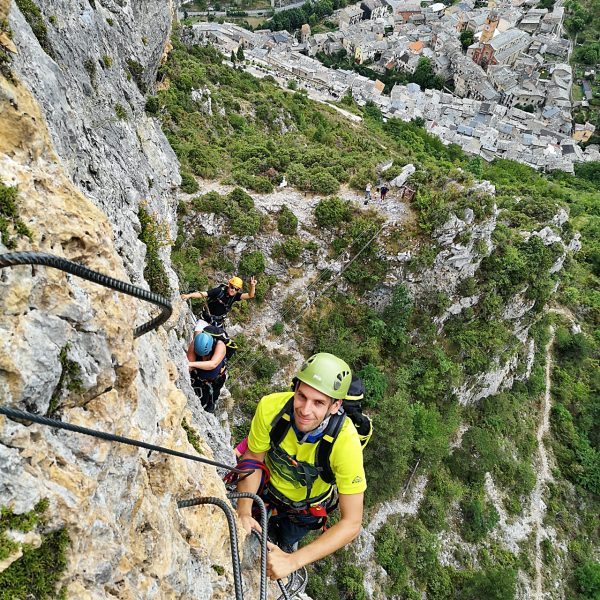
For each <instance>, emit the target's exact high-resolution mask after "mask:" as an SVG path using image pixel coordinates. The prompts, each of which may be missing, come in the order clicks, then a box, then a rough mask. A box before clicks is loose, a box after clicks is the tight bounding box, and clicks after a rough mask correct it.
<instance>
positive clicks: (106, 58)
mask: <svg viewBox="0 0 600 600" xmlns="http://www.w3.org/2000/svg"><path fill="white" fill-rule="evenodd" d="M102 64H103V65H104V67H105V68H106V69H110V68H111V67H112V64H113V59H112V57H111V56H108V54H104V55H103V56H102Z"/></svg>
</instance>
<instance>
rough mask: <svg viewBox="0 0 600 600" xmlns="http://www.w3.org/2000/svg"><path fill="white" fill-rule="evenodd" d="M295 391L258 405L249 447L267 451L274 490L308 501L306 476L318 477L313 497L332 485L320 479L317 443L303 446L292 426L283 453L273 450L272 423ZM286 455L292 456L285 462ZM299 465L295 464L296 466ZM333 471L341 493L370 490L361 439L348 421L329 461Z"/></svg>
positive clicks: (347, 420)
mask: <svg viewBox="0 0 600 600" xmlns="http://www.w3.org/2000/svg"><path fill="white" fill-rule="evenodd" d="M293 395H294V393H293V392H289V391H288V392H278V393H275V394H269V395H268V396H264V397H263V398H262V399H261V400H260V402H259V403H258V406H257V407H256V413H255V415H254V418H253V419H252V425H251V426H250V435H249V436H248V448H249V449H250V450H251V451H252V452H266V453H267V454H266V457H265V464H266V465H267V467H268V468H269V470H270V472H271V481H270V485H272V486H273V487H274V488H275V489H277V490H278V491H279V492H280V493H282V494H283V495H284V496H285V497H286V498H288V499H290V500H292V501H293V502H299V501H302V500H306V497H307V496H306V494H307V486H306V481H307V477H308V478H309V479H311V478H312V477H315V480H314V483H313V485H312V490H311V491H310V497H311V498H315V497H318V496H320V495H322V494H324V493H326V492H327V491H329V490H330V488H331V486H330V484H328V483H327V482H326V481H323V480H322V479H321V478H320V477H318V474H317V471H316V467H315V466H314V465H315V454H316V450H317V445H318V441H317V442H305V443H303V444H300V443H299V442H298V438H297V437H296V433H295V432H294V430H293V428H292V427H290V428H289V430H288V432H287V434H286V436H285V438H284V439H283V441H282V442H281V444H280V448H281V450H283V451H284V453H282V452H277V451H273V450H271V440H270V432H271V426H272V423H273V420H274V419H275V417H276V416H277V415H278V414H279V412H280V411H281V409H282V408H283V407H284V405H285V403H286V402H287V401H288V400H289V399H290V398H291V397H292V396H293ZM284 454H287V455H288V456H289V457H291V459H292V461H289V460H287V459H286V457H285V456H284ZM294 463H296V464H294ZM329 463H330V465H331V470H332V472H333V474H334V476H335V483H336V485H337V488H338V491H339V493H340V494H359V493H361V492H364V491H365V490H366V489H367V482H366V478H365V471H364V468H363V456H362V448H361V444H360V439H359V437H358V433H357V432H356V428H355V427H354V425H353V423H352V421H351V420H350V419H349V418H346V419H345V420H344V424H343V425H342V429H341V431H340V432H339V434H338V436H337V439H336V440H335V443H334V444H333V448H332V450H331V455H330V458H329Z"/></svg>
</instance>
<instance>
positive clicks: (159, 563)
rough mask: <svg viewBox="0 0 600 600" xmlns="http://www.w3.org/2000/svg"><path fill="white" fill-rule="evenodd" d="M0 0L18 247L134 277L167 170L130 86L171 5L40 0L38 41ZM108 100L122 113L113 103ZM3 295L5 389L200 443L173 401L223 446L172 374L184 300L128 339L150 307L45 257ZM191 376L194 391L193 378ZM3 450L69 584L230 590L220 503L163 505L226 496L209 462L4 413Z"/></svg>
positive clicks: (95, 418) (4, 169)
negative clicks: (43, 518)
mask: <svg viewBox="0 0 600 600" xmlns="http://www.w3.org/2000/svg"><path fill="white" fill-rule="evenodd" d="M5 8H7V7H5ZM8 8H9V9H10V10H9V12H8V25H9V28H10V31H9V33H10V34H12V40H10V39H8V36H4V37H3V40H4V43H5V45H6V47H7V48H9V50H8V52H9V53H10V56H11V64H10V73H9V78H8V79H7V78H6V76H3V77H2V78H1V84H0V98H1V100H0V132H1V135H0V145H1V147H0V178H1V179H2V182H3V184H4V185H5V186H11V187H12V186H18V210H19V217H20V219H21V220H22V222H23V223H24V224H25V225H26V226H27V227H28V228H29V230H30V231H31V234H32V239H31V240H29V239H27V238H25V237H22V238H20V239H19V241H18V243H17V247H16V249H17V250H40V251H44V252H49V253H52V254H56V255H58V256H63V257H65V258H67V259H69V260H73V261H76V262H79V263H81V264H84V265H85V266H87V267H89V268H92V269H96V270H98V271H100V272H103V273H106V274H109V275H111V276H114V277H117V278H119V279H123V280H130V281H132V282H134V283H139V284H141V285H145V282H144V280H143V268H144V259H145V246H144V245H143V244H142V243H141V242H140V241H139V240H138V233H139V223H138V218H137V214H138V209H139V205H140V203H141V202H142V201H144V202H145V206H146V207H147V210H148V211H149V212H151V213H152V214H153V215H155V218H156V220H157V221H158V222H160V223H164V224H165V225H166V227H167V228H170V227H171V225H172V221H173V211H172V208H173V204H174V196H173V194H172V187H173V186H174V185H176V183H177V178H178V169H177V163H176V160H175V158H174V155H173V153H172V151H171V149H170V147H169V145H168V143H167V142H166V140H165V138H164V137H163V135H162V133H161V132H160V128H159V127H158V126H156V124H155V123H153V122H152V121H151V120H149V119H148V118H146V117H145V115H144V112H143V96H142V95H141V93H140V92H139V90H138V88H143V87H144V86H150V85H152V82H153V81H154V80H155V74H156V69H157V67H158V63H159V60H160V57H161V55H162V53H163V52H164V50H165V47H166V44H167V41H168V37H167V35H168V32H169V29H170V21H171V7H170V6H169V3H165V2H161V1H158V0H156V1H153V2H146V1H144V2H140V1H138V2H112V1H105V2H104V1H103V2H100V1H97V2H93V1H90V2H86V1H84V2H81V3H78V4H77V7H76V8H73V6H72V5H71V4H70V3H66V4H65V3H62V2H44V3H40V8H41V9H42V10H43V11H44V22H46V23H50V24H51V25H49V26H48V30H47V32H46V37H45V38H44V40H42V41H43V42H44V43H43V44H41V43H40V40H39V39H37V38H36V37H35V36H34V34H33V32H32V28H31V27H30V25H29V24H28V23H27V22H26V20H25V18H24V17H23V15H22V13H21V12H20V11H19V9H18V8H17V6H16V5H15V4H14V3H11V4H10V6H9V7H8ZM3 16H4V15H3ZM50 17H52V18H50ZM37 33H38V35H39V30H38V31H37ZM42 46H44V48H45V49H44V48H43V47H42ZM103 57H111V58H112V61H109V60H107V59H104V60H103ZM127 57H131V58H130V64H129V65H127V64H126V61H127ZM101 62H102V64H104V66H105V69H103V68H102V67H101V66H100V64H101ZM134 63H135V64H134ZM136 65H141V70H140V69H138V68H137V66H136ZM3 73H4V75H7V72H6V70H4V71H3ZM116 104H119V105H120V106H121V108H122V109H123V110H124V111H125V113H126V117H127V118H119V117H118V116H117V113H119V110H117V112H115V105H116ZM119 114H121V116H123V115H122V113H119ZM4 241H6V240H4ZM6 251H7V248H6V247H5V246H3V245H2V244H0V252H6ZM169 273H170V274H171V284H172V286H173V288H174V289H175V290H176V289H177V288H176V279H175V278H174V277H173V275H172V272H171V271H170V270H169ZM0 304H1V311H0V314H1V317H0V331H1V334H0V374H1V375H0V396H1V398H2V404H4V405H10V406H15V407H18V408H22V409H26V410H31V411H35V412H39V413H40V414H46V413H48V412H49V411H50V412H51V413H52V414H53V415H55V416H58V417H60V418H62V419H63V420H65V421H68V422H72V423H76V424H80V425H84V426H88V427H92V428H96V429H100V430H105V431H110V432H113V433H117V434H120V435H125V436H129V437H133V438H138V439H143V440H144V441H147V442H150V443H156V444H160V445H163V446H167V447H170V448H174V449H178V450H180V451H183V452H188V453H194V452H195V450H194V448H192V446H191V445H190V444H189V443H188V441H187V438H186V433H185V431H184V430H183V429H182V427H181V423H182V420H183V419H184V418H185V419H186V420H187V422H188V423H190V424H191V425H192V426H193V427H194V428H195V429H196V430H197V432H198V433H199V434H200V445H201V450H202V451H203V454H205V455H206V456H209V457H211V456H212V455H213V450H211V448H209V447H208V445H207V444H206V443H205V442H204V441H203V440H202V436H204V437H211V438H212V442H211V445H212V446H213V449H216V453H217V457H218V458H221V459H224V460H227V461H228V462H231V452H230V451H229V450H227V447H228V444H227V442H228V440H227V436H226V435H225V433H224V432H222V431H220V429H219V427H218V423H217V422H216V420H215V419H213V418H212V417H207V416H206V415H205V414H204V413H203V411H202V410H201V409H199V408H198V407H195V406H194V405H193V404H190V405H188V403H187V399H186V396H185V395H184V393H183V392H182V391H180V390H179V389H177V387H176V386H175V380H176V379H177V377H178V367H179V370H180V372H185V364H184V363H183V361H184V353H183V352H182V347H183V345H184V344H185V341H182V340H180V339H179V338H178V336H177V333H176V330H175V329H174V327H175V325H181V323H182V319H183V317H182V316H181V315H175V317H176V318H174V319H173V320H172V323H171V324H170V325H169V326H168V327H164V328H161V329H159V330H158V331H157V332H152V333H150V334H147V335H146V336H144V337H142V338H140V339H139V340H136V341H134V339H133V329H132V327H133V326H134V325H135V324H139V323H141V322H143V321H144V320H146V319H147V318H148V317H149V316H150V312H151V310H150V309H149V307H147V306H144V303H139V302H137V301H135V300H134V299H132V298H129V297H127V296H124V295H121V294H118V293H115V292H113V291H110V290H108V289H106V288H103V287H101V286H98V285H95V284H92V283H88V282H85V281H82V280H79V279H77V278H74V277H71V276H67V275H65V274H64V273H62V272H60V271H57V270H53V269H50V268H43V267H24V266H23V267H16V268H12V269H5V270H3V271H2V272H1V273H0ZM174 361H175V362H174ZM176 363H178V364H176ZM185 389H186V391H188V392H190V394H189V396H191V397H193V394H191V390H190V388H189V383H188V384H187V388H185ZM0 465H1V467H0V504H1V505H2V506H5V507H7V508H9V509H10V510H11V511H12V512H14V513H18V514H20V513H26V512H28V511H31V510H32V508H33V507H34V505H35V504H36V503H37V502H38V501H39V500H40V499H42V498H47V499H48V501H49V509H48V511H47V512H48V514H49V521H48V523H47V524H46V525H45V527H46V529H47V530H48V531H50V530H55V529H58V528H61V527H66V530H67V532H68V534H69V537H70V540H71V543H70V548H69V550H68V553H67V557H68V562H67V568H66V571H65V574H64V577H63V579H62V584H64V585H65V586H66V587H67V596H68V597H72V598H82V599H83V598H98V599H100V598H132V599H133V598H192V597H193V598H206V599H208V598H223V599H225V598H231V597H232V596H233V583H232V576H231V558H230V553H229V552H230V551H229V544H228V541H227V540H228V534H227V526H226V521H225V519H224V518H223V515H222V513H221V512H220V511H219V510H218V509H212V508H210V507H203V508H198V509H186V510H185V511H178V509H177V508H176V504H175V502H176V500H177V499H178V498H181V497H191V496H194V495H210V496H219V497H224V494H225V490H224V487H223V484H222V482H221V480H220V477H219V475H218V474H217V473H216V470H215V469H214V468H212V467H205V466H202V465H200V464H198V463H189V462H188V461H184V460H181V459H177V458H173V457H165V456H164V455H159V454H155V453H148V452H142V451H139V450H137V449H133V448H131V447H126V446H121V445H116V444H109V443H106V442H100V441H98V440H96V439H93V438H87V437H84V436H81V435H75V434H72V433H67V432H57V431H55V430H51V429H49V428H46V427H43V426H38V425H29V426H26V425H23V424H17V423H14V422H12V421H9V420H7V419H5V418H3V417H2V418H0ZM35 543H38V544H39V540H38V541H37V542H35ZM18 556H20V550H19V551H17V552H14V554H13V555H12V556H9V558H8V560H7V561H6V562H4V563H2V565H1V568H2V570H3V569H4V568H6V567H7V566H8V565H9V564H10V563H11V562H12V561H13V560H14V559H15V558H18ZM248 582H249V585H253V583H255V582H253V581H252V580H251V579H248Z"/></svg>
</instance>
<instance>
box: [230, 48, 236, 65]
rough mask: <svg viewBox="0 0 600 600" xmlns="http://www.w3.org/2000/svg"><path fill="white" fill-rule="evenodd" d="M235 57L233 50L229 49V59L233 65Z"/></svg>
mask: <svg viewBox="0 0 600 600" xmlns="http://www.w3.org/2000/svg"><path fill="white" fill-rule="evenodd" d="M235 59H236V56H235V52H234V51H233V50H232V51H231V59H230V60H231V62H232V63H233V64H234V65H235Z"/></svg>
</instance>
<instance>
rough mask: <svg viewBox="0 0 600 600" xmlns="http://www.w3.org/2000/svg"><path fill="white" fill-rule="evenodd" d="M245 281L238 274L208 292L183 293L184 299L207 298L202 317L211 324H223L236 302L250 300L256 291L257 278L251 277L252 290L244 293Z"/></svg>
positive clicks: (182, 297)
mask: <svg viewBox="0 0 600 600" xmlns="http://www.w3.org/2000/svg"><path fill="white" fill-rule="evenodd" d="M243 285H244V282H243V281H242V280H241V279H240V278H239V277H237V276H235V277H232V278H231V279H230V280H229V282H228V283H227V285H226V284H224V283H222V284H221V285H218V286H217V287H215V288H212V289H211V290H208V291H207V292H192V293H190V294H181V299H182V300H187V299H188V298H206V299H207V300H206V302H205V304H204V308H203V309H202V315H201V316H202V318H203V319H204V320H205V321H207V322H208V323H210V324H211V325H217V326H220V327H221V326H222V325H223V321H224V320H225V317H226V316H227V313H228V312H229V311H230V310H231V309H232V307H233V304H234V302H239V301H240V300H250V298H254V294H255V293H256V278H255V277H250V291H249V292H244V293H242V286H243Z"/></svg>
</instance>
